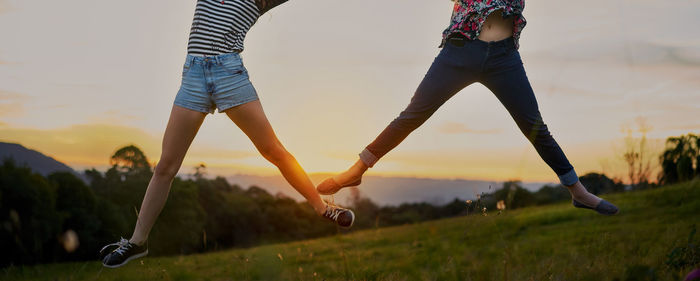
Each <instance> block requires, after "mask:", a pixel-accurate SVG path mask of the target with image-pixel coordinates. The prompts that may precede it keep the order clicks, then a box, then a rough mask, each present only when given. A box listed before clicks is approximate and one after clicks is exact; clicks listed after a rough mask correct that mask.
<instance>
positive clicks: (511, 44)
mask: <svg viewBox="0 0 700 281" xmlns="http://www.w3.org/2000/svg"><path fill="white" fill-rule="evenodd" d="M452 39H456V40H463V42H464V44H473V45H476V46H479V47H484V48H493V47H504V48H507V49H515V48H516V47H515V46H516V45H515V38H513V37H508V38H506V39H503V40H499V41H490V42H486V41H483V40H481V39H479V38H477V39H473V40H470V39H467V38H466V37H465V36H463V35H462V36H460V35H459V34H457V35H452V36H450V37H449V38H447V40H446V41H447V43H449V42H450V40H452Z"/></svg>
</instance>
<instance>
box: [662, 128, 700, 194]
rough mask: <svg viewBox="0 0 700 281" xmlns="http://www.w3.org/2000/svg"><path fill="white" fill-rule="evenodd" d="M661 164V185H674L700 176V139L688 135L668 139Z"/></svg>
mask: <svg viewBox="0 0 700 281" xmlns="http://www.w3.org/2000/svg"><path fill="white" fill-rule="evenodd" d="M659 162H660V163H661V169H662V170H661V174H659V182H661V183H664V184H672V183H676V182H682V181H687V180H691V179H693V178H695V177H697V176H700V137H698V136H697V135H694V134H688V135H684V136H680V137H670V138H668V139H666V149H665V150H664V152H663V153H662V154H661V157H660V158H659Z"/></svg>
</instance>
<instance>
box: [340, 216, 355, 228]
mask: <svg viewBox="0 0 700 281" xmlns="http://www.w3.org/2000/svg"><path fill="white" fill-rule="evenodd" d="M353 224H355V212H352V221H350V225H348V226H342V225H339V226H340V227H342V228H351V227H352V225H353Z"/></svg>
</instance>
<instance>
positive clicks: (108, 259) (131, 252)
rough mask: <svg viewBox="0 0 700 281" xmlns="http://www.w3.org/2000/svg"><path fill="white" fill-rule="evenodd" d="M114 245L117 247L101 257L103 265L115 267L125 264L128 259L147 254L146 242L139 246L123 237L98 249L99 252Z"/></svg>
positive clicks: (102, 252) (101, 252)
mask: <svg viewBox="0 0 700 281" xmlns="http://www.w3.org/2000/svg"><path fill="white" fill-rule="evenodd" d="M114 246H117V248H116V249H114V250H113V251H112V252H110V253H109V254H107V255H106V256H104V257H103V258H102V265H104V266H105V267H109V268H117V267H120V266H122V265H125V264H126V263H127V262H129V261H130V260H133V259H138V258H140V257H143V256H145V255H148V246H147V244H146V243H144V244H143V245H141V246H139V245H136V244H134V243H131V242H129V240H126V239H124V238H122V239H121V240H119V242H117V243H112V244H109V245H107V246H104V247H103V248H102V250H100V254H101V255H102V254H104V252H105V250H106V249H108V248H110V247H114Z"/></svg>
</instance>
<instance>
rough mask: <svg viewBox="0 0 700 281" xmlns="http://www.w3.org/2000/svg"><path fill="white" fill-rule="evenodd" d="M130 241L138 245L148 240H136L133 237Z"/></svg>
mask: <svg viewBox="0 0 700 281" xmlns="http://www.w3.org/2000/svg"><path fill="white" fill-rule="evenodd" d="M129 243H131V244H135V245H137V246H143V245H144V244H146V240H136V239H134V238H133V237H132V238H131V239H129Z"/></svg>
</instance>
